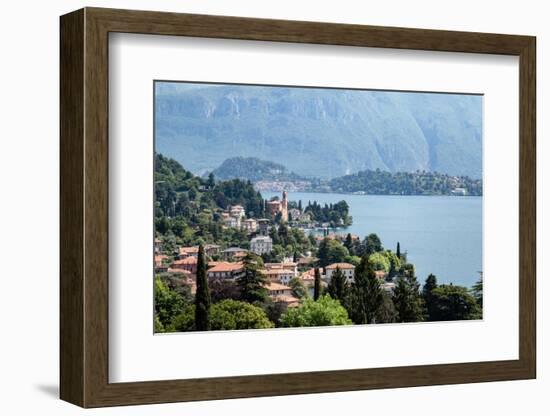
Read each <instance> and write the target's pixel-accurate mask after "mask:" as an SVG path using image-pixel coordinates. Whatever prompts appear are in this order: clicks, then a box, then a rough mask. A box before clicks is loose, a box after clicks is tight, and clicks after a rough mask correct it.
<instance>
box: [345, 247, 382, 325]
mask: <svg viewBox="0 0 550 416" xmlns="http://www.w3.org/2000/svg"><path fill="white" fill-rule="evenodd" d="M371 256H372V255H371ZM382 292H383V291H382V288H381V287H380V282H379V280H378V279H377V278H376V275H375V274H374V267H373V265H372V263H371V261H370V256H367V255H364V256H363V258H362V259H361V263H360V264H359V266H358V267H357V268H356V269H355V279H354V282H353V284H352V286H351V293H352V296H351V313H350V315H351V318H352V319H353V322H354V323H356V324H371V323H375V322H376V317H377V314H378V313H379V311H380V308H381V307H382V306H383V304H384V297H383V293H382Z"/></svg>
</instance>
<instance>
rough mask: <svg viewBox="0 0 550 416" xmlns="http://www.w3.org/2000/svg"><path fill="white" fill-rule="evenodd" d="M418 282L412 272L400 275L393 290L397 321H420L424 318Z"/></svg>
mask: <svg viewBox="0 0 550 416" xmlns="http://www.w3.org/2000/svg"><path fill="white" fill-rule="evenodd" d="M419 289H420V284H419V283H418V281H417V280H416V277H415V276H414V274H411V275H408V276H401V277H399V278H398V279H397V281H396V286H395V289H394V291H393V304H394V305H395V310H396V312H397V318H396V320H397V322H421V321H423V320H424V302H423V299H422V296H421V295H420V291H419Z"/></svg>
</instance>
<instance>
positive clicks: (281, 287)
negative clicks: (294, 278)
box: [266, 282, 292, 290]
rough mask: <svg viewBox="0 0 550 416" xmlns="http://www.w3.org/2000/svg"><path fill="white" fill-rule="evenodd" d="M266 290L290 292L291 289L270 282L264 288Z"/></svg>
mask: <svg viewBox="0 0 550 416" xmlns="http://www.w3.org/2000/svg"><path fill="white" fill-rule="evenodd" d="M266 288H267V290H292V288H291V287H289V286H287V285H282V284H280V283H277V282H270V283H269V284H268V285H267V286H266Z"/></svg>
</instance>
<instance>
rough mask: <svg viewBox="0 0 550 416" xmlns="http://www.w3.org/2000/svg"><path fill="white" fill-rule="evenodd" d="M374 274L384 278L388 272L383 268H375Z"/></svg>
mask: <svg viewBox="0 0 550 416" xmlns="http://www.w3.org/2000/svg"><path fill="white" fill-rule="evenodd" d="M374 275H375V276H376V277H378V278H379V279H380V278H385V277H386V276H387V275H388V273H387V272H385V271H384V270H375V271H374Z"/></svg>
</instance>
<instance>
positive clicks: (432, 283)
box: [422, 274, 437, 321]
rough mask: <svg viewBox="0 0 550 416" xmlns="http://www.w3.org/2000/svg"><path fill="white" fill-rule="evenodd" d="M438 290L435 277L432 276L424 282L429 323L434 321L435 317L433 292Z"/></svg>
mask: <svg viewBox="0 0 550 416" xmlns="http://www.w3.org/2000/svg"><path fill="white" fill-rule="evenodd" d="M436 288H437V278H436V277H435V275H433V274H430V275H429V276H428V278H427V279H426V282H424V287H423V288H422V297H423V298H424V304H425V306H426V314H427V317H428V321H432V318H431V317H432V316H434V307H435V305H434V300H433V295H432V291H433V290H434V289H436Z"/></svg>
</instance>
